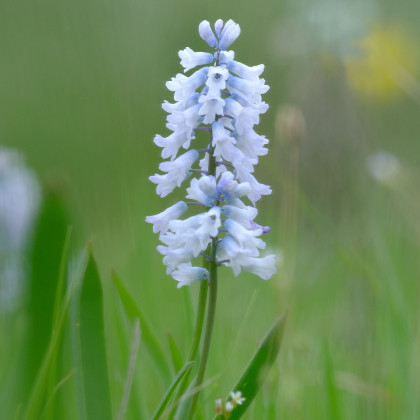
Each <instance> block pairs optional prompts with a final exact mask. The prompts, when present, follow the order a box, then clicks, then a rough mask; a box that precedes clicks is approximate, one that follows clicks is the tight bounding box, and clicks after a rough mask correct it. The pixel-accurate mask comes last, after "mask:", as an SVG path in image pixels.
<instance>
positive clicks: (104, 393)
mask: <svg viewBox="0 0 420 420" xmlns="http://www.w3.org/2000/svg"><path fill="white" fill-rule="evenodd" d="M75 305H76V306H75V314H74V315H75V316H74V319H73V323H75V325H74V326H75V328H76V330H75V331H76V334H74V335H73V339H74V340H77V342H76V343H73V344H74V345H73V348H74V350H75V351H76V352H78V354H77V355H75V356H76V357H75V368H76V376H77V377H78V378H76V386H77V388H78V394H79V417H80V418H87V419H101V420H111V419H112V410H111V395H110V391H109V380H108V364H107V357H106V346H105V328H104V318H103V296H102V286H101V281H100V277H99V272H98V268H97V266H96V263H95V260H94V258H93V255H92V250H91V249H89V260H88V263H87V267H86V271H85V273H84V276H83V282H82V285H81V290H80V293H79V295H78V296H76V302H75Z"/></svg>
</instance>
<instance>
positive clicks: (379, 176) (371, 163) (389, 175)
mask: <svg viewBox="0 0 420 420" xmlns="http://www.w3.org/2000/svg"><path fill="white" fill-rule="evenodd" d="M367 167H368V170H369V173H370V175H371V176H372V177H373V178H374V179H375V180H376V181H379V182H380V183H382V184H385V185H393V184H394V183H395V182H396V181H397V179H398V177H399V175H400V174H401V163H400V161H399V160H398V158H397V157H396V156H395V155H393V154H392V153H390V152H386V151H384V150H378V151H376V152H374V153H372V154H371V155H370V156H369V157H368V159H367Z"/></svg>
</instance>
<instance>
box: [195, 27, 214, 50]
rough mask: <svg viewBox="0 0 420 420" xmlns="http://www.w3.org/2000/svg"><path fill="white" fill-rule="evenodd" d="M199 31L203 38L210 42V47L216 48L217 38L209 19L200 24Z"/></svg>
mask: <svg viewBox="0 0 420 420" xmlns="http://www.w3.org/2000/svg"><path fill="white" fill-rule="evenodd" d="M198 32H199V34H200V36H201V38H202V39H203V40H204V41H206V42H207V44H209V46H210V47H213V48H216V46H217V38H216V37H215V36H214V33H213V31H212V30H211V26H210V23H209V22H208V21H207V20H203V21H202V22H201V23H200V25H199V26H198Z"/></svg>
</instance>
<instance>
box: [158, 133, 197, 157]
mask: <svg viewBox="0 0 420 420" xmlns="http://www.w3.org/2000/svg"><path fill="white" fill-rule="evenodd" d="M153 142H154V143H155V144H156V146H159V147H162V148H163V149H162V153H161V155H162V158H163V159H167V158H168V157H170V158H171V159H172V160H173V159H175V156H176V155H177V153H178V150H179V149H180V147H181V146H183V147H184V148H187V147H189V145H190V142H191V139H188V137H187V135H186V133H177V132H174V133H172V134H170V135H169V136H168V137H162V136H161V135H159V134H157V135H156V136H155V138H154V140H153Z"/></svg>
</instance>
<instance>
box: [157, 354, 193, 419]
mask: <svg viewBox="0 0 420 420" xmlns="http://www.w3.org/2000/svg"><path fill="white" fill-rule="evenodd" d="M193 364H194V362H192V361H191V362H187V363H185V365H184V366H183V367H182V369H181V370H180V371H179V372H178V373H177V375H176V376H175V378H174V380H173V381H172V383H171V385H170V386H169V388H168V390H167V391H166V393H165V395H164V396H163V398H162V401H161V402H160V403H159V405H158V407H157V409H156V411H155V412H154V414H153V417H152V420H157V419H159V418H160V416H161V415H162V414H163V412H164V410H165V408H166V406H167V405H168V402H169V400H170V399H171V397H172V395H173V393H174V392H175V390H176V387H177V386H178V384H179V383H180V381H181V380H182V378H183V377H184V375H185V374H186V373H187V372H188V371H189V370H190V369H191V367H192V365H193Z"/></svg>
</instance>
